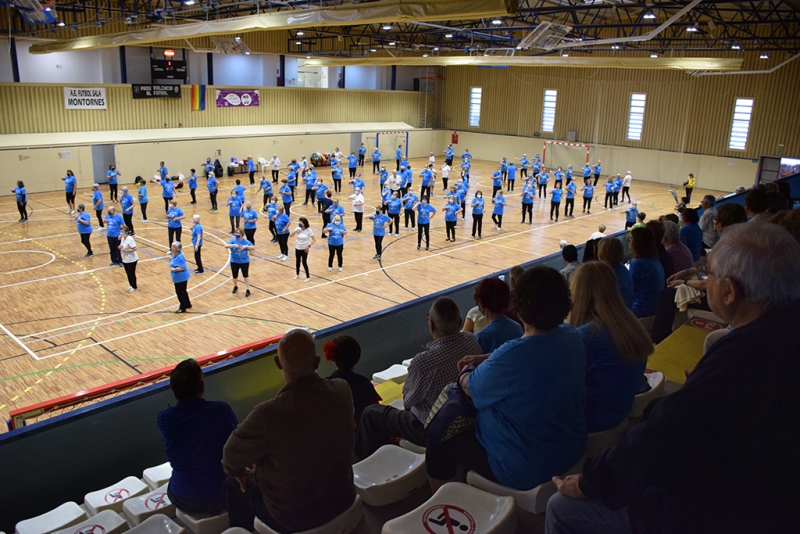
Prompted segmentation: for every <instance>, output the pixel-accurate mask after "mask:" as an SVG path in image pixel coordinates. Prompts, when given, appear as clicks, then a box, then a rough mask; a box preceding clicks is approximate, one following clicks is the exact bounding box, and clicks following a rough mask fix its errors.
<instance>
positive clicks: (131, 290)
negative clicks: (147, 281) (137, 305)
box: [128, 287, 139, 293]
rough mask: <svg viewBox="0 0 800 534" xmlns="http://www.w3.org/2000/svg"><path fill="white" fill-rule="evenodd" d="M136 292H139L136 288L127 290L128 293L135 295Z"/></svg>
mask: <svg viewBox="0 0 800 534" xmlns="http://www.w3.org/2000/svg"><path fill="white" fill-rule="evenodd" d="M136 291H139V290H138V289H137V288H135V287H129V288H128V293H135V292H136Z"/></svg>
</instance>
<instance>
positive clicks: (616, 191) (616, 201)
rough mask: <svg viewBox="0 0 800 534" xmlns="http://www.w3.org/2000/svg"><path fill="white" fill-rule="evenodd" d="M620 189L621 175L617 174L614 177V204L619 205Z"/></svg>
mask: <svg viewBox="0 0 800 534" xmlns="http://www.w3.org/2000/svg"><path fill="white" fill-rule="evenodd" d="M621 189H622V176H620V175H619V174H618V175H617V176H616V177H615V178H614V205H615V206H617V205H619V192H620V190H621Z"/></svg>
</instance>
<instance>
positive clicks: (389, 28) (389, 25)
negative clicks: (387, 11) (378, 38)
mask: <svg viewBox="0 0 800 534" xmlns="http://www.w3.org/2000/svg"><path fill="white" fill-rule="evenodd" d="M381 27H382V28H383V29H384V30H386V31H387V32H388V31H389V30H391V29H392V25H391V24H384V25H383V26H381Z"/></svg>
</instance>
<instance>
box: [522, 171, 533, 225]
mask: <svg viewBox="0 0 800 534" xmlns="http://www.w3.org/2000/svg"><path fill="white" fill-rule="evenodd" d="M535 198H536V186H534V185H533V182H532V180H531V179H529V178H526V179H525V185H524V186H523V187H522V224H525V214H526V213H527V214H528V224H533V202H534V200H535Z"/></svg>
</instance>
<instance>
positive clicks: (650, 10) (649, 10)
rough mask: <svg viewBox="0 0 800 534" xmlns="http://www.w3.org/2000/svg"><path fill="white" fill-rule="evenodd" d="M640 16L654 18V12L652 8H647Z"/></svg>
mask: <svg viewBox="0 0 800 534" xmlns="http://www.w3.org/2000/svg"><path fill="white" fill-rule="evenodd" d="M642 18H644V19H654V18H656V14H655V13H653V10H652V9H648V10H647V11H645V12H644V15H642Z"/></svg>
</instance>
